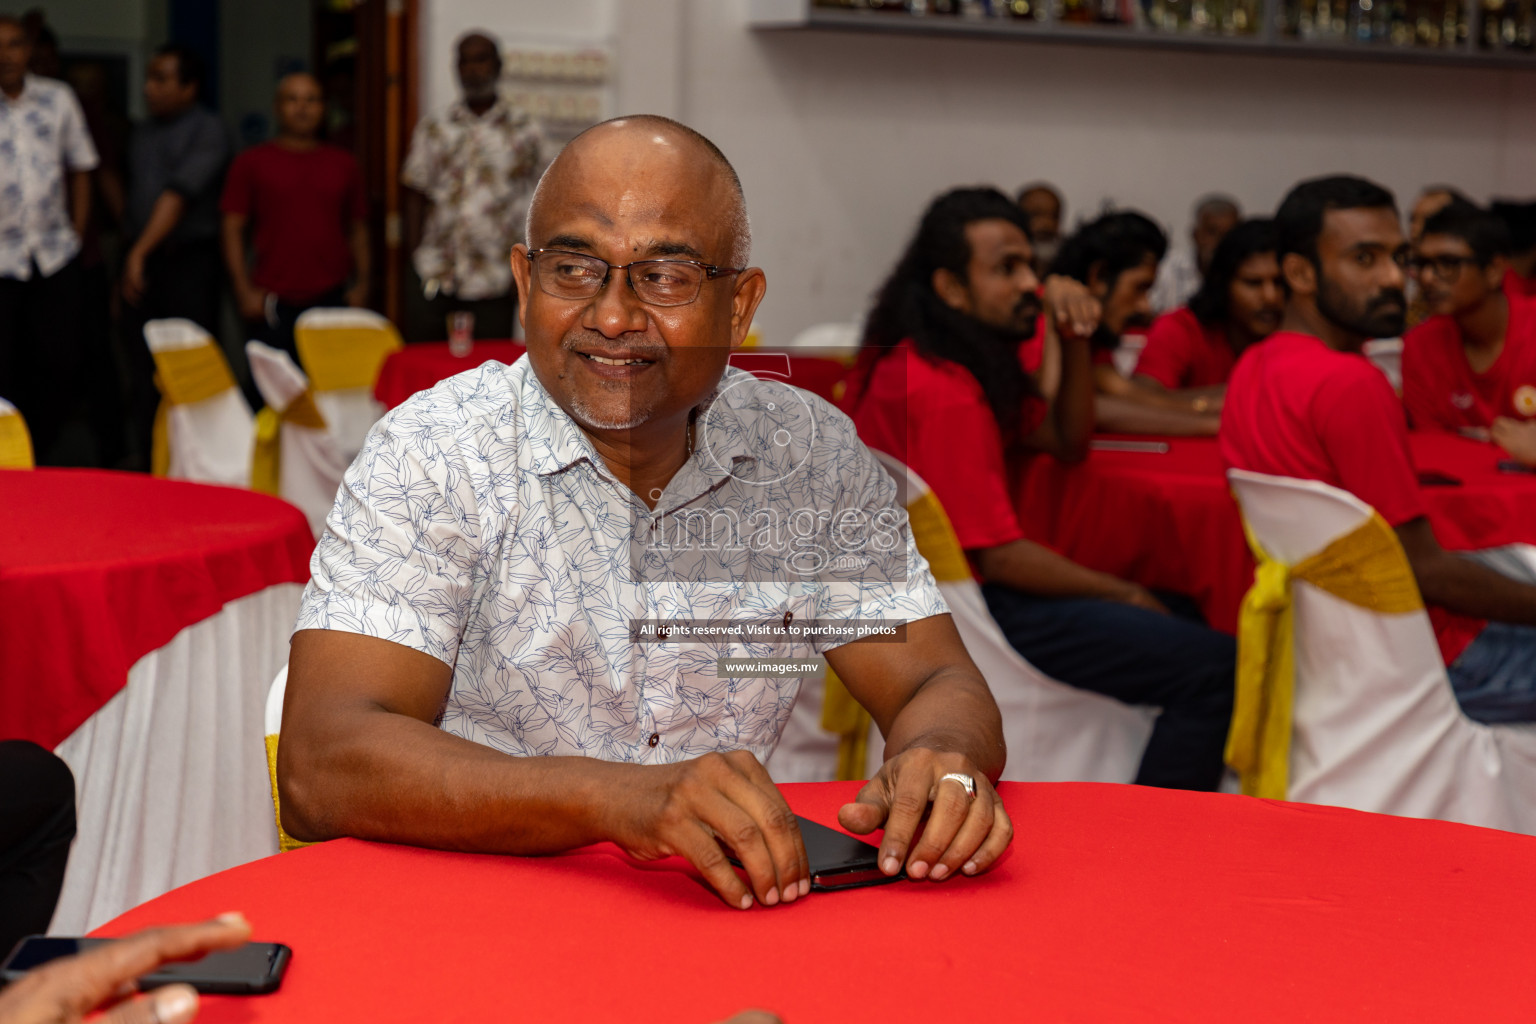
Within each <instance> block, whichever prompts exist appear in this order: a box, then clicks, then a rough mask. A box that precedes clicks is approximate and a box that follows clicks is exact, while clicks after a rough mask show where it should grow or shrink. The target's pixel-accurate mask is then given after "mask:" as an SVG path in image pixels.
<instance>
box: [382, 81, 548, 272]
mask: <svg viewBox="0 0 1536 1024" xmlns="http://www.w3.org/2000/svg"><path fill="white" fill-rule="evenodd" d="M549 148H550V147H549V145H548V143H547V142H546V140H545V138H544V133H543V130H542V129H541V128H540V126H539V124H538V123H537V122H536V121H534V120H532V119H531V118H530V117H529V116H528V115H527V114H525V113H523V112H522V111H520V110H517V109H515V108H514V107H512V105H511V104H509V103H508V102H507V100H506V99H505V98H504V97H499V98H498V99H497V100H496V102H495V104H494V105H492V107H491V108H490V109H489V110H487V111H486V112H485V113H484V114H483V115H479V116H477V115H476V114H475V112H474V111H472V110H470V109H469V107H467V106H465V104H464V102H463V101H462V100H458V101H455V102H454V103H453V104H452V105H451V106H449V108H448V110H447V111H446V112H445V113H443V114H440V115H438V114H434V115H430V116H428V117H425V118H422V120H421V121H420V122H419V123H418V124H417V125H416V131H415V134H414V135H413V136H412V138H411V151H410V153H409V155H408V156H407V157H406V159H405V167H404V168H403V169H402V171H401V175H400V180H401V181H402V182H403V183H404V184H406V185H408V186H409V187H411V188H413V189H415V190H416V191H418V192H421V193H422V194H423V195H425V196H426V197H427V198H428V199H430V200H431V201H432V209H431V212H430V213H429V214H428V216H427V221H426V225H425V228H424V231H423V234H422V240H421V244H420V245H419V246H417V248H416V252H415V253H414V254H413V257H412V258H413V260H414V262H415V266H416V273H417V274H418V275H419V276H420V277H421V280H422V282H423V283H424V284H426V285H427V287H428V288H429V289H430V288H431V284H430V282H433V281H436V282H437V289H438V290H441V291H442V292H445V293H447V294H450V295H456V296H458V297H459V298H460V299H466V300H476V299H492V298H496V297H498V296H501V295H505V294H507V292H508V291H509V290H511V287H512V269H511V266H510V259H511V253H512V246H513V245H514V244H516V243H517V242H518V241H520V240H521V238H522V233H523V221H524V218H525V217H526V215H527V212H528V200H529V199H530V198H531V197H532V196H533V189H534V186H535V185H537V184H538V183H539V176H540V175H541V174H543V173H544V168H545V167H547V166H548V165H549V161H550V159H551V158H552V154H551V153H549Z"/></svg>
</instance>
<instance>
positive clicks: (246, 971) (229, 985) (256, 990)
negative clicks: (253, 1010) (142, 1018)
mask: <svg viewBox="0 0 1536 1024" xmlns="http://www.w3.org/2000/svg"><path fill="white" fill-rule="evenodd" d="M111 941H112V940H111V939H73V938H62V937H58V936H52V935H28V936H27V937H26V938H24V939H22V940H21V941H20V942H18V943H17V944H16V948H15V949H14V950H12V951H11V955H10V956H9V957H8V958H7V959H6V961H5V965H4V966H3V967H0V978H3V979H4V980H5V981H6V982H12V981H15V980H16V979H18V978H20V977H21V976H22V975H24V974H26V973H27V972H28V971H30V970H32V969H33V968H34V967H41V966H42V965H43V964H46V963H48V962H49V961H50V960H57V959H59V958H60V957H65V956H74V955H75V954H77V953H83V952H85V951H86V950H88V949H92V948H93V947H96V946H100V945H102V944H103V943H106V942H111ZM292 958H293V950H291V949H289V948H288V947H287V946H285V945H283V944H282V943H280V942H247V943H246V944H245V945H243V946H238V947H236V948H235V949H226V950H221V951H219V952H215V953H209V954H207V955H206V956H203V957H201V958H200V959H197V960H182V961H176V962H173V963H166V964H161V965H160V966H159V967H157V968H155V970H154V971H152V972H151V973H149V974H146V975H144V976H143V977H141V978H139V988H141V989H146V990H147V989H152V988H159V987H160V986H162V985H174V984H177V983H182V984H187V985H191V986H192V987H193V988H195V989H197V990H198V991H199V992H206V993H209V994H217V995H262V994H264V993H267V992H275V991H276V990H277V987H278V986H279V985H281V984H282V981H283V972H284V971H286V970H287V969H288V961H289V960H291V959H292Z"/></svg>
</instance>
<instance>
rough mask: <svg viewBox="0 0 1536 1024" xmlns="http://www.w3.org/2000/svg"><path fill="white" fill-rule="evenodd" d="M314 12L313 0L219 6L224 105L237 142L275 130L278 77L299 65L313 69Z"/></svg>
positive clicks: (234, 0) (238, 1)
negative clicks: (312, 32) (274, 105)
mask: <svg viewBox="0 0 1536 1024" xmlns="http://www.w3.org/2000/svg"><path fill="white" fill-rule="evenodd" d="M311 17H312V15H311V11H310V0H261V3H250V2H246V0H225V2H224V3H223V4H222V6H221V7H220V9H219V106H220V108H221V112H222V113H223V115H224V123H225V125H226V126H227V127H228V128H229V133H230V138H232V139H233V140H234V141H235V144H236V145H237V146H241V147H243V146H246V145H249V144H250V143H253V142H261V141H264V140H265V139H267V138H270V137H271V135H272V133H273V132H275V131H276V124H275V123H274V115H273V113H272V97H273V95H274V94H275V93H276V91H277V80H278V79H279V78H281V77H282V76H283V75H284V74H286V73H287V72H288V71H291V70H294V69H295V68H297V69H300V70H312V69H311V68H310V67H309V65H310V37H311V30H312V24H311V20H310V19H311ZM247 135H249V137H247Z"/></svg>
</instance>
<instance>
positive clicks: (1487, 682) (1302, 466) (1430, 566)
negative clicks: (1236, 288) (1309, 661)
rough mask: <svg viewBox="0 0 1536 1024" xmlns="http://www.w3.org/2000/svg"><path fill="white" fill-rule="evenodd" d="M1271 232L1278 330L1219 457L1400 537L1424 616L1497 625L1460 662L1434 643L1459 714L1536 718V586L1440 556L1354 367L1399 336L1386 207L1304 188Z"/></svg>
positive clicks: (1366, 377)
mask: <svg viewBox="0 0 1536 1024" xmlns="http://www.w3.org/2000/svg"><path fill="white" fill-rule="evenodd" d="M1275 222H1276V224H1277V225H1278V227H1279V229H1280V247H1281V248H1280V253H1281V255H1280V267H1281V270H1282V271H1283V273H1284V274H1285V282H1286V289H1287V291H1288V293H1289V294H1288V298H1287V301H1286V308H1285V319H1284V321H1283V322H1282V324H1281V329H1280V330H1279V331H1278V332H1277V333H1275V334H1274V335H1272V336H1270V338H1269V339H1268V340H1266V341H1265V342H1264V344H1262V345H1259V346H1256V347H1255V348H1252V349H1250V350H1249V351H1248V352H1247V353H1246V354H1245V355H1244V356H1243V358H1242V359H1241V360H1240V361H1239V362H1238V364H1237V369H1236V370H1235V371H1234V372H1233V374H1232V381H1231V383H1230V384H1229V385H1228V387H1227V403H1226V408H1225V409H1224V411H1223V413H1222V418H1221V452H1222V456H1223V458H1224V459H1225V460H1226V461H1227V463H1228V464H1229V465H1232V466H1236V467H1238V468H1240V469H1246V470H1252V471H1254V472H1258V473H1268V474H1271V475H1274V476H1285V477H1295V478H1299V479H1303V480H1321V481H1322V482H1323V483H1326V484H1331V485H1333V486H1334V487H1340V488H1343V489H1344V490H1347V491H1350V492H1352V493H1353V494H1354V495H1355V496H1356V497H1358V498H1360V499H1361V500H1363V501H1365V502H1367V503H1368V504H1370V505H1371V506H1372V507H1373V508H1375V509H1376V511H1377V512H1378V513H1379V514H1380V515H1381V517H1382V518H1383V519H1385V520H1386V521H1387V523H1389V524H1390V525H1391V526H1392V527H1393V528H1394V529H1395V530H1396V532H1397V537H1398V540H1400V541H1401V542H1402V545H1403V550H1404V552H1405V553H1406V554H1407V556H1408V562H1409V564H1410V565H1411V566H1412V568H1413V573H1414V576H1415V577H1417V579H1418V583H1419V590H1420V592H1421V593H1422V594H1423V597H1424V601H1425V603H1426V604H1428V605H1431V606H1434V607H1435V608H1439V609H1443V610H1445V611H1449V612H1452V613H1455V614H1457V615H1462V616H1470V617H1473V618H1477V619H1488V620H1495V621H1494V624H1492V625H1490V626H1489V627H1488V628H1487V629H1484V630H1483V631H1482V633H1481V634H1480V635H1478V636H1477V638H1476V639H1475V640H1473V641H1472V643H1471V644H1470V646H1465V647H1464V649H1463V650H1459V651H1458V650H1457V649H1455V647H1454V646H1452V645H1450V644H1449V643H1448V642H1447V639H1448V638H1447V636H1446V632H1442V648H1443V649H1445V653H1446V655H1447V660H1448V661H1450V662H1451V665H1450V677H1451V685H1452V687H1453V688H1454V689H1455V691H1456V698H1457V700H1458V701H1459V702H1460V704H1461V707H1462V710H1463V711H1464V712H1465V713H1466V714H1467V715H1468V716H1469V717H1471V718H1474V719H1477V720H1478V721H1482V722H1508V721H1530V720H1533V719H1536V629H1533V628H1532V626H1533V625H1536V586H1532V585H1530V584H1529V583H1524V582H1518V581H1516V580H1514V579H1511V578H1509V577H1507V576H1504V575H1501V574H1500V573H1498V572H1495V571H1493V570H1492V569H1489V568H1487V567H1486V566H1484V565H1482V564H1480V563H1479V562H1478V561H1474V560H1473V559H1472V558H1468V557H1464V556H1462V555H1458V554H1452V553H1451V552H1448V551H1445V550H1444V549H1442V548H1441V547H1440V544H1439V542H1438V541H1437V540H1436V539H1435V534H1434V531H1433V530H1432V529H1431V528H1430V525H1429V520H1428V519H1427V518H1425V514H1424V505H1423V502H1422V501H1421V499H1420V497H1419V486H1418V479H1417V475H1416V473H1415V470H1414V466H1413V459H1412V457H1411V455H1410V453H1409V450H1408V431H1407V424H1406V423H1405V420H1404V416H1403V410H1402V406H1401V404H1399V402H1398V400H1397V396H1396V395H1395V394H1393V392H1392V386H1391V385H1390V384H1389V383H1388V382H1387V379H1386V377H1385V376H1383V375H1382V373H1381V372H1380V371H1379V370H1377V369H1376V368H1375V367H1374V366H1372V365H1371V363H1370V362H1369V361H1368V360H1367V359H1366V358H1365V356H1364V355H1362V354H1361V350H1362V348H1363V347H1364V345H1365V343H1366V342H1367V341H1368V340H1370V339H1371V338H1380V337H1390V336H1392V335H1395V334H1397V333H1399V332H1400V331H1401V330H1402V329H1403V319H1404V316H1405V314H1406V312H1407V308H1408V304H1407V299H1406V298H1405V296H1404V285H1405V284H1406V283H1407V279H1406V277H1405V275H1404V273H1403V266H1404V265H1405V264H1406V263H1407V261H1408V253H1409V248H1408V243H1407V241H1406V240H1405V239H1404V238H1403V232H1402V228H1401V226H1400V225H1399V223H1398V218H1397V208H1396V206H1395V204H1394V203H1393V200H1392V194H1391V193H1390V192H1388V191H1387V190H1386V189H1383V188H1381V187H1380V186H1378V185H1375V184H1373V183H1371V182H1368V181H1364V180H1362V179H1360V178H1352V177H1344V176H1340V177H1332V178H1318V179H1315V180H1312V181H1305V182H1302V183H1301V184H1300V185H1297V186H1296V187H1295V188H1294V189H1292V190H1291V192H1290V194H1289V195H1287V196H1286V197H1285V201H1284V202H1282V203H1281V204H1280V209H1279V211H1278V212H1277V213H1276V214H1275ZM1441 624H1442V625H1444V626H1446V627H1448V628H1450V627H1453V626H1454V624H1453V623H1449V622H1445V621H1444V620H1441Z"/></svg>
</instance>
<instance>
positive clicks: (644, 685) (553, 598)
mask: <svg viewBox="0 0 1536 1024" xmlns="http://www.w3.org/2000/svg"><path fill="white" fill-rule="evenodd" d="M528 240H529V245H531V246H532V247H531V248H530V247H529V246H525V245H522V244H519V245H517V246H516V247H514V248H513V250H512V267H511V269H512V272H513V274H514V275H515V276H516V280H517V294H518V296H519V316H520V319H521V320H522V323H523V326H524V329H525V332H526V335H527V340H528V352H527V355H526V356H525V357H524V358H522V359H521V360H519V361H518V362H516V363H514V364H513V365H511V366H504V365H501V364H498V363H490V364H487V365H486V366H484V367H482V368H480V369H477V370H472V371H470V372H468V373H466V374H461V375H459V376H457V377H454V378H451V379H449V380H448V381H445V382H443V383H442V384H440V385H439V386H437V387H436V388H434V389H432V390H431V391H428V392H424V393H422V394H419V395H417V396H415V397H414V398H412V399H411V400H410V401H408V402H407V403H405V404H404V405H402V406H401V407H399V408H398V409H396V410H395V411H394V412H392V413H391V414H390V415H389V416H387V417H386V418H385V419H384V420H383V421H382V422H381V423H380V424H379V425H378V426H377V427H375V429H374V431H373V432H372V434H371V435H370V436H369V439H368V442H367V444H366V446H365V447H364V450H363V452H362V453H361V455H360V456H359V457H358V460H357V462H356V463H355V464H354V465H353V466H352V468H351V470H350V471H349V472H348V474H347V477H346V479H345V481H344V482H343V485H342V488H341V492H340V494H339V496H338V499H337V504H336V507H335V509H334V510H333V511H332V513H331V517H330V520H329V523H328V524H327V525H328V529H327V531H326V534H325V536H324V537H323V538H322V539H321V542H320V545H319V547H318V548H317V550H316V553H315V556H314V561H313V573H314V578H313V580H312V581H311V583H310V585H309V588H308V589H307V590H306V592H305V598H304V603H303V608H302V611H301V613H300V617H299V622H298V630H297V632H296V633H295V635H294V639H293V650H292V659H291V663H290V674H289V682H288V691H287V702H286V706H285V708H284V716H283V730H282V736H283V742H282V744H281V747H280V750H279V758H278V766H277V773H278V783H279V789H280V794H281V798H282V810H283V820H284V824H285V826H286V827H287V829H288V830H289V831H290V832H291V833H292V834H293V835H294V836H295V837H297V838H300V839H323V838H329V837H332V836H340V835H352V836H358V837H362V838H367V839H378V840H386V841H394V842H404V843H412V844H415V845H421V846H431V847H442V848H449V849H456V850H475V851H482V852H501V853H514V854H539V853H551V852H556V851H560V850H566V849H571V848H574V847H577V846H582V845H586V844H588V843H592V842H597V841H602V840H609V841H612V842H615V843H617V844H618V845H619V846H620V847H622V848H623V849H625V850H626V851H628V852H629V853H630V854H632V855H634V856H636V857H638V858H641V859H654V858H659V857H665V856H670V855H681V856H683V857H686V858H687V859H688V860H689V861H691V862H692V863H693V864H694V865H695V866H696V867H697V868H698V870H699V871H700V872H701V873H702V875H703V876H704V878H705V879H706V880H707V881H708V883H709V884H710V885H711V886H713V887H714V888H715V890H716V891H717V892H718V893H719V895H720V896H721V898H722V899H723V900H724V901H725V902H726V903H727V904H728V905H729V906H732V907H739V908H742V909H746V908H749V907H751V906H753V905H754V904H761V905H764V906H773V905H775V904H779V903H786V902H790V901H793V900H795V899H798V898H800V897H803V896H805V895H806V894H807V893H808V892H809V890H810V881H811V879H810V874H809V868H808V864H807V858H806V853H805V847H804V843H803V842H802V839H801V836H800V833H799V830H798V827H797V825H796V823H795V818H794V816H793V814H791V813H790V811H789V809H788V807H787V805H786V804H785V803H784V801H783V799H782V797H781V796H780V795H779V793H778V791H777V789H776V788H775V787H774V785H773V783H772V781H771V780H770V778H769V777H768V774H767V772H766V771H765V770H764V769H763V767H762V762H764V761H765V760H766V759H767V757H768V755H769V754H770V753H772V751H773V748H774V746H775V745H776V744H777V742H778V738H779V734H780V732H781V730H782V729H783V727H784V724H785V722H786V720H787V719H788V716H789V713H790V710H791V708H792V707H793V705H794V702H795V697H796V693H797V691H798V687H799V678H798V676H797V675H795V674H789V673H786V674H783V675H780V674H778V673H777V670H776V669H775V668H773V667H771V665H768V663H770V662H772V660H773V659H815V658H817V657H824V658H825V660H826V663H827V664H829V665H830V666H831V667H832V668H833V669H835V670H836V672H837V674H838V676H839V677H840V678H841V679H842V680H843V681H844V683H845V684H846V686H847V687H848V690H849V691H850V692H851V693H852V694H853V696H854V697H855V698H856V699H858V700H859V701H860V702H861V703H862V704H863V706H864V707H865V708H866V709H868V710H869V712H870V714H871V717H872V718H873V719H874V721H875V723H876V724H877V725H878V726H879V727H880V730H881V733H882V735H883V736H884V737H885V741H886V746H885V762H884V765H883V766H882V767H881V769H880V771H879V772H878V773H877V775H876V776H875V778H874V779H873V780H872V781H871V782H870V783H869V784H868V785H866V786H865V787H864V789H863V790H862V791H861V792H860V794H859V795H858V797H857V799H856V801H855V802H853V803H850V804H848V805H846V806H844V807H843V808H842V811H841V813H840V821H841V822H842V824H843V825H844V826H845V827H847V828H849V829H850V830H853V831H856V832H861V833H864V832H870V831H873V830H874V829H876V828H881V827H883V828H884V829H885V833H884V838H883V840H882V842H881V856H880V859H881V867H882V869H883V870H884V871H885V872H886V873H887V874H891V875H894V874H896V873H897V872H898V871H900V870H901V869H902V868H905V869H906V872H907V874H908V876H909V877H912V878H916V879H930V880H934V881H942V880H945V879H950V878H953V877H954V876H956V875H961V874H964V875H974V874H978V873H981V872H984V871H986V870H987V868H989V867H990V866H991V865H992V864H993V863H995V861H996V860H997V858H998V856H999V855H1000V854H1001V853H1002V852H1003V850H1004V848H1005V847H1006V846H1007V845H1008V843H1009V841H1010V839H1011V836H1012V826H1011V824H1010V822H1009V819H1008V815H1007V813H1006V812H1005V811H1004V809H1003V806H1002V803H1001V801H1000V800H999V799H998V797H997V794H996V791H995V790H994V789H993V788H992V785H991V780H995V779H996V778H997V777H998V775H999V773H1000V772H1001V771H1002V767H1003V759H1004V748H1003V738H1002V729H1001V722H1000V718H999V715H998V710H997V706H996V704H995V703H994V702H993V700H992V696H991V694H990V693H989V691H988V690H987V685H986V683H985V681H984V680H983V679H982V678H981V675H980V674H979V673H978V671H977V670H976V667H975V666H974V665H973V664H972V663H971V660H970V658H969V657H968V656H967V654H966V652H965V649H964V647H963V646H962V644H961V642H960V639H959V636H958V634H957V633H956V631H955V627H954V625H953V622H952V621H951V619H950V617H949V615H948V609H947V608H946V607H945V605H944V602H943V599H942V598H941V597H940V595H939V592H938V590H937V588H936V585H935V583H934V580H933V577H932V575H931V574H930V573H929V571H928V567H927V565H926V563H924V561H923V560H922V557H921V556H920V555H919V554H918V553H917V550H916V547H915V545H914V543H913V541H912V537H911V532H910V530H909V529H908V526H907V521H906V516H905V512H904V511H903V509H902V507H901V503H900V500H899V498H898V496H897V492H896V487H895V484H894V483H893V482H892V480H891V479H890V478H889V477H888V476H887V475H886V474H885V473H884V471H883V470H882V469H881V467H880V465H879V463H878V462H877V461H876V459H875V458H874V456H873V455H872V454H871V453H870V452H869V451H868V449H866V448H865V447H864V446H863V445H862V444H860V443H859V441H858V438H857V435H856V433H855V431H854V429H853V425H852V424H851V423H850V422H849V421H848V420H847V418H846V417H844V416H843V415H842V414H840V413H838V412H837V411H836V410H834V409H833V408H832V407H831V406H829V405H827V404H826V403H824V402H822V401H820V400H819V399H817V398H815V397H814V396H811V395H808V394H806V393H804V392H801V391H798V390H797V389H794V388H791V387H789V386H788V385H786V384H783V383H779V382H774V381H760V380H758V379H757V378H754V377H752V376H750V375H748V374H745V373H742V372H741V371H740V370H736V369H733V368H731V367H730V366H729V365H728V359H729V356H730V353H731V352H732V350H734V349H736V348H738V347H739V346H740V345H741V344H742V341H743V340H744V338H745V337H746V332H747V328H748V327H749V325H750V324H751V322H752V317H753V313H754V311H755V310H756V309H757V306H758V303H759V302H760V301H761V300H762V297H763V293H764V289H765V287H766V280H765V277H764V275H763V272H762V271H761V270H759V269H757V268H755V267H751V266H750V265H749V252H750V234H749V228H748V223H747V216H746V208H745V204H744V200H743V198H742V193H741V185H740V182H739V180H738V179H737V177H736V174H735V172H734V170H732V169H731V166H730V164H729V163H728V162H727V161H726V159H725V157H724V156H723V155H721V154H720V152H719V150H718V149H716V148H715V147H714V146H713V144H711V143H710V142H709V141H708V140H706V139H704V138H703V137H702V136H700V135H698V134H697V133H696V132H693V131H692V130H691V129H689V128H686V127H684V126H683V125H680V124H677V123H676V122H673V121H669V120H667V119H664V118H658V117H633V118H624V119H619V120H616V121H611V122H607V123H605V124H602V125H599V126H597V127H595V128H592V129H589V130H588V131H587V132H586V133H584V134H583V135H581V136H579V137H578V138H577V139H576V140H575V141H573V142H572V143H571V144H570V145H569V146H568V147H567V148H566V149H565V150H564V151H563V152H562V154H561V156H560V157H559V158H558V159H557V160H556V161H555V163H554V164H553V165H552V166H551V167H550V169H549V171H548V172H547V173H546V174H545V175H544V177H543V178H542V180H541V181H540V184H539V186H538V188H537V190H536V192H535V194H534V196H533V200H532V203H531V207H530V210H529V214H528ZM888 630H894V631H895V635H894V636H891V635H887V632H886V631H888ZM726 659H742V662H738V663H737V664H736V665H729V664H725V661H726ZM743 662H745V663H749V664H743ZM804 674H811V673H810V672H806V673H804ZM924 815H926V816H927V824H926V826H925V828H924V830H923V833H922V837H921V839H920V840H917V841H914V837H915V835H916V831H917V828H918V825H919V822H920V821H921V819H922V818H923V816H924ZM717 837H718V838H717ZM722 842H723V843H725V844H728V845H729V846H730V847H731V848H732V849H733V851H734V853H735V855H736V856H737V858H739V860H740V861H741V863H742V865H743V866H744V868H745V871H746V875H747V877H746V879H745V880H743V879H742V878H741V877H739V876H738V875H737V874H736V873H735V871H734V870H733V869H732V868H731V866H730V864H729V862H728V861H727V859H726V856H725V852H724V851H723V849H722V845H721V844H722Z"/></svg>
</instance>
